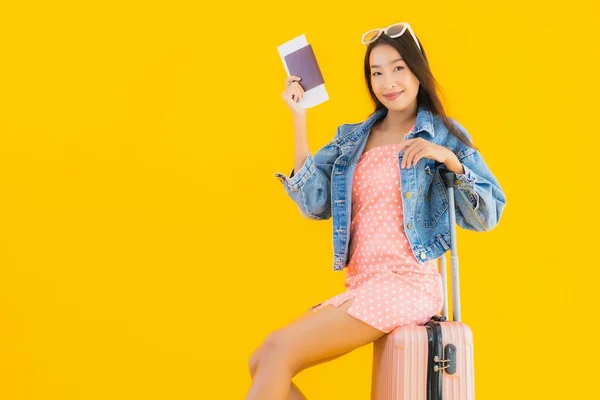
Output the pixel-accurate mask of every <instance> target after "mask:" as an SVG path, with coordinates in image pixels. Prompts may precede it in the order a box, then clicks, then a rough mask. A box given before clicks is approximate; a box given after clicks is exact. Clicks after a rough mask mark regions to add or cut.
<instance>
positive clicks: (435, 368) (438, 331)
mask: <svg viewBox="0 0 600 400" xmlns="http://www.w3.org/2000/svg"><path fill="white" fill-rule="evenodd" d="M426 327H427V338H428V342H429V357H428V363H427V400H442V378H443V375H442V374H443V372H444V368H447V367H445V366H442V367H440V366H439V365H438V363H443V362H444V361H445V360H443V342H442V327H441V326H440V324H439V322H435V321H429V322H428V323H427V325H426Z"/></svg>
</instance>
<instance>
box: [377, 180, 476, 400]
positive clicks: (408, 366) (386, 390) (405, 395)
mask: <svg viewBox="0 0 600 400" xmlns="http://www.w3.org/2000/svg"><path fill="white" fill-rule="evenodd" d="M443 179H444V183H445V186H446V190H447V191H448V200H449V218H450V232H451V247H450V251H451V253H450V255H451V257H450V258H451V264H452V271H451V276H452V306H453V318H452V319H453V320H452V321H449V320H448V290H447V282H446V254H444V255H443V256H441V257H440V258H439V264H438V265H439V269H440V273H441V274H442V281H443V286H444V308H443V315H441V316H440V315H435V316H433V317H432V318H431V319H430V321H429V322H427V323H426V324H425V325H423V326H401V327H398V328H396V329H394V330H393V331H392V332H390V333H388V334H387V335H385V336H383V337H381V338H380V339H378V340H377V341H375V342H374V344H373V368H372V374H373V375H372V383H371V400H442V399H443V400H473V399H474V398H475V382H474V370H473V335H472V333H471V329H470V328H469V327H468V326H467V325H465V324H464V323H462V322H460V289H459V277H458V255H457V251H456V215H455V212H454V179H455V175H454V173H453V172H447V173H445V174H444V176H443Z"/></svg>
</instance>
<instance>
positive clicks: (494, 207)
mask: <svg viewBox="0 0 600 400" xmlns="http://www.w3.org/2000/svg"><path fill="white" fill-rule="evenodd" d="M452 121H453V122H454V124H455V125H456V126H457V127H458V129H459V130H460V131H461V132H462V133H464V134H465V136H466V137H468V138H470V136H469V133H468V132H467V131H466V129H465V128H464V127H463V126H461V125H460V124H459V123H458V122H456V121H455V120H452ZM457 157H458V159H459V161H460V162H461V164H462V166H463V168H464V170H465V172H464V174H455V176H456V179H455V182H454V188H455V190H454V200H455V207H456V223H457V224H458V225H459V226H460V227H462V228H464V229H469V230H472V231H481V232H483V231H489V230H491V229H492V228H494V227H495V226H496V225H497V224H498V222H499V221H500V217H501V216H502V212H503V210H504V206H505V205H506V196H505V194H504V191H503V190H502V188H501V187H500V184H499V183H498V180H497V179H496V177H495V176H494V174H493V173H492V171H491V170H490V169H489V167H488V166H487V164H486V162H485V160H484V159H483V156H482V155H481V153H480V152H479V151H478V150H476V149H473V148H466V149H465V150H461V151H458V154H457Z"/></svg>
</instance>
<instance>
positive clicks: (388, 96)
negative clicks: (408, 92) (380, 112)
mask: <svg viewBox="0 0 600 400" xmlns="http://www.w3.org/2000/svg"><path fill="white" fill-rule="evenodd" d="M402 93H404V90H403V91H401V92H398V93H394V94H384V95H383V97H385V98H386V99H388V100H394V99H396V98H398V97H400V95H401V94H402Z"/></svg>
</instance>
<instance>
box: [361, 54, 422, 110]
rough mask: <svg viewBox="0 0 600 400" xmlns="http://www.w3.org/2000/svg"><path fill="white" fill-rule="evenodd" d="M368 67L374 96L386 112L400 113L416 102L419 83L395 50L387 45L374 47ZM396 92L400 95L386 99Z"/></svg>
mask: <svg viewBox="0 0 600 400" xmlns="http://www.w3.org/2000/svg"><path fill="white" fill-rule="evenodd" d="M369 65H370V66H371V86H372V87H373V91H374V92H375V96H377V98H378V99H379V101H380V102H381V103H382V104H383V105H384V106H385V107H386V108H387V109H388V110H394V111H402V110H405V109H407V108H408V106H410V105H411V104H412V103H413V102H414V101H416V99H417V93H418V92H419V81H418V80H417V77H416V76H415V75H414V74H413V73H412V71H411V70H410V69H408V66H407V65H406V63H405V62H404V60H402V57H401V56H400V54H399V53H398V51H397V50H396V49H395V48H393V47H392V46H390V45H388V44H382V45H378V46H376V47H374V48H373V49H372V50H371V54H370V55H369ZM398 92H401V94H400V95H399V96H397V97H395V98H388V97H386V95H388V94H393V93H398Z"/></svg>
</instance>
